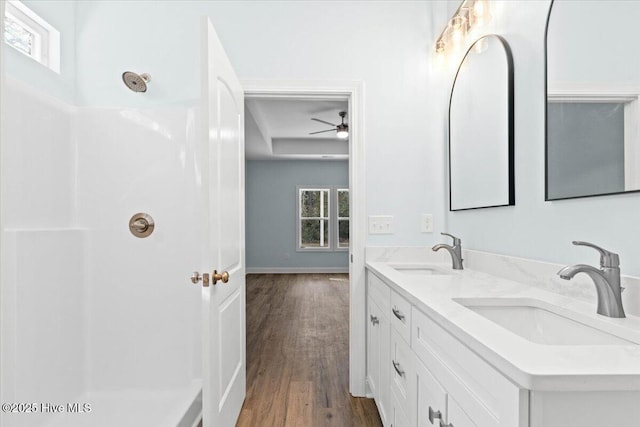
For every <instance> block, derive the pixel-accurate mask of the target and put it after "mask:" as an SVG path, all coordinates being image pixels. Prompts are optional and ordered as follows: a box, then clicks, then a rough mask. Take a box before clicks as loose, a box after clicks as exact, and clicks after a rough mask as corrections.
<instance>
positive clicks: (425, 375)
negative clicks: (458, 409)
mask: <svg viewBox="0 0 640 427" xmlns="http://www.w3.org/2000/svg"><path fill="white" fill-rule="evenodd" d="M416 380H417V387H416V390H417V393H418V395H417V396H416V402H417V403H418V408H417V410H418V427H432V426H434V425H435V426H437V425H439V421H440V420H441V419H443V417H446V413H447V392H446V391H445V389H444V388H443V387H442V386H441V385H440V383H439V382H438V380H436V379H435V377H434V376H433V375H432V374H431V372H429V370H428V369H427V368H426V367H425V366H424V364H423V363H422V362H420V361H419V360H418V361H416ZM444 419H445V420H446V418H444Z"/></svg>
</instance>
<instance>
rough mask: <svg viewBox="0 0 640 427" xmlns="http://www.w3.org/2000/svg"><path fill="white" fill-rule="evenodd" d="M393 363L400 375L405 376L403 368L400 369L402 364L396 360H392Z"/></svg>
mask: <svg viewBox="0 0 640 427" xmlns="http://www.w3.org/2000/svg"><path fill="white" fill-rule="evenodd" d="M391 363H393V369H395V370H396V372H397V373H398V375H400V376H401V377H404V371H403V370H402V369H400V364H399V363H398V362H396V361H395V360H392V361H391Z"/></svg>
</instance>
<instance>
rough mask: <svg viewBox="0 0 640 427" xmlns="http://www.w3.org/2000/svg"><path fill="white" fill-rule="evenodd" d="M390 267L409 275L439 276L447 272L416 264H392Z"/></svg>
mask: <svg viewBox="0 0 640 427" xmlns="http://www.w3.org/2000/svg"><path fill="white" fill-rule="evenodd" d="M390 267H391V268H393V269H394V270H396V271H398V272H400V273H402V274H407V275H410V276H441V275H445V274H448V273H447V272H445V271H444V270H441V269H440V268H438V267H434V266H425V265H418V264H392V265H391V266H390Z"/></svg>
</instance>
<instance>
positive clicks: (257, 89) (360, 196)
mask: <svg viewBox="0 0 640 427" xmlns="http://www.w3.org/2000/svg"><path fill="white" fill-rule="evenodd" d="M242 85H243V88H244V89H245V97H246V98H247V99H250V100H282V99H289V100H292V99H296V100H306V101H317V102H331V101H338V102H345V103H346V105H347V110H346V111H347V115H348V121H347V123H348V124H349V139H348V143H347V146H348V183H349V185H348V194H349V250H348V252H347V271H348V274H349V276H348V277H349V320H348V323H349V364H348V366H349V369H348V375H349V391H350V393H351V395H353V396H357V397H362V396H365V393H366V384H365V351H364V349H365V322H364V317H365V303H364V301H365V274H364V273H365V272H364V242H365V232H366V230H365V220H364V219H365V213H364V212H365V197H364V196H365V191H364V187H365V173H364V172H365V171H364V151H365V150H364V134H363V131H362V130H363V126H362V124H363V85H362V83H361V82H354V81H348V82H330V83H328V82H310V81H303V82H296V81H248V80H245V81H242ZM309 119H310V118H308V119H307V120H309ZM320 119H321V120H324V119H322V118H320ZM336 119H339V117H336ZM326 121H328V122H330V123H336V121H332V120H326ZM318 125H320V126H318V130H323V129H325V128H324V127H323V126H322V123H320V122H318ZM298 190H299V189H298ZM293 226H295V224H292V227H293Z"/></svg>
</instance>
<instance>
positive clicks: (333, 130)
mask: <svg viewBox="0 0 640 427" xmlns="http://www.w3.org/2000/svg"><path fill="white" fill-rule="evenodd" d="M335 131H336V130H335V129H329V130H320V131H318V132H311V133H309V135H315V134H316V133H325V132H335Z"/></svg>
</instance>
